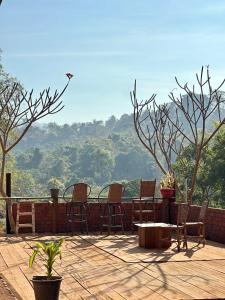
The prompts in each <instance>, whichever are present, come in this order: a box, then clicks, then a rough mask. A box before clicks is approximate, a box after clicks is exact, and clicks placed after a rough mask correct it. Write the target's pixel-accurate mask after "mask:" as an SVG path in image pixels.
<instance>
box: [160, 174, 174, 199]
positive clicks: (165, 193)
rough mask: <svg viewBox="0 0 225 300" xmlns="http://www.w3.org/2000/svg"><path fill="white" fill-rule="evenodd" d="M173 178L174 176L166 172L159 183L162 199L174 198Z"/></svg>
mask: <svg viewBox="0 0 225 300" xmlns="http://www.w3.org/2000/svg"><path fill="white" fill-rule="evenodd" d="M174 186H175V178H174V175H173V174H172V173H170V172H168V173H167V174H166V175H165V177H164V178H163V179H162V180H161V181H160V192H161V195H162V197H163V198H171V197H173V196H175V188H174Z"/></svg>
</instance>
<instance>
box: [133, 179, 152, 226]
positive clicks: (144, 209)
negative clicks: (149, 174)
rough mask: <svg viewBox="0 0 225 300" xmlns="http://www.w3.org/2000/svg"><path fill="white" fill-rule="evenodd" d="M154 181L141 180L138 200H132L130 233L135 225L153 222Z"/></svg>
mask: <svg viewBox="0 0 225 300" xmlns="http://www.w3.org/2000/svg"><path fill="white" fill-rule="evenodd" d="M155 187H156V180H151V181H150V180H141V181H140V192H139V198H137V199H133V200H132V231H134V225H135V223H142V222H149V221H152V222H155V205H154V200H155Z"/></svg>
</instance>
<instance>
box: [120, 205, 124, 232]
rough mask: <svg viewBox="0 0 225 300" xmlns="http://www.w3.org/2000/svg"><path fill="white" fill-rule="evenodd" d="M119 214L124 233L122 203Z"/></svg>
mask: <svg viewBox="0 0 225 300" xmlns="http://www.w3.org/2000/svg"><path fill="white" fill-rule="evenodd" d="M119 214H120V223H121V230H122V233H123V234H124V226H123V215H122V208H121V206H120V205H119Z"/></svg>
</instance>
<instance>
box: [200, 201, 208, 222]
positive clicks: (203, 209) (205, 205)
mask: <svg viewBox="0 0 225 300" xmlns="http://www.w3.org/2000/svg"><path fill="white" fill-rule="evenodd" d="M208 206H209V201H204V202H203V203H202V207H201V209H200V213H199V217H198V221H199V222H205V217H206V212H207V209H208Z"/></svg>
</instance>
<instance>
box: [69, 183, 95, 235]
mask: <svg viewBox="0 0 225 300" xmlns="http://www.w3.org/2000/svg"><path fill="white" fill-rule="evenodd" d="M68 193H70V197H69V199H68V197H67V194H68ZM90 193H91V187H90V186H89V185H88V184H86V183H82V182H79V183H75V184H72V185H70V186H68V187H67V188H66V189H65V191H64V193H63V199H64V201H65V202H66V216H67V223H68V225H69V224H71V231H73V230H72V229H73V228H72V225H73V224H75V223H79V224H81V230H82V225H83V224H84V225H85V227H86V232H87V233H88V215H89V207H88V196H89V195H90Z"/></svg>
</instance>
